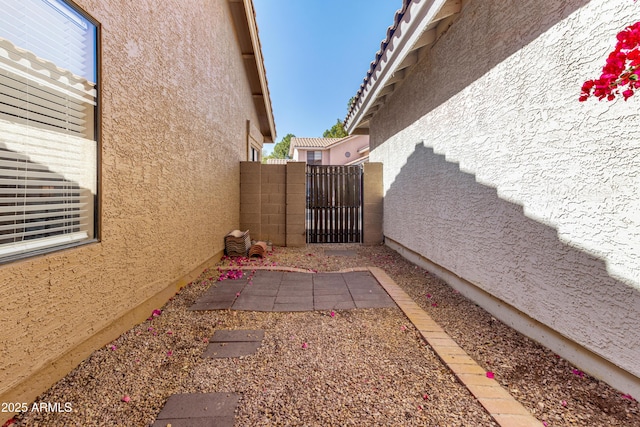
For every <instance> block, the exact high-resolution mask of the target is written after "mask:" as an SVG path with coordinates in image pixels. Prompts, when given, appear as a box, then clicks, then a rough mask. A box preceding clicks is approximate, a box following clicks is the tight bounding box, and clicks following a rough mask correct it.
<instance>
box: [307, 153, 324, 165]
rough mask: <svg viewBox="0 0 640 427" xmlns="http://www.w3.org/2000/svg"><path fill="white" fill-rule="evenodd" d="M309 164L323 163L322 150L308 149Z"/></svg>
mask: <svg viewBox="0 0 640 427" xmlns="http://www.w3.org/2000/svg"><path fill="white" fill-rule="evenodd" d="M307 164H308V165H321V164H322V151H307Z"/></svg>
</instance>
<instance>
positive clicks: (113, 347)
mask: <svg viewBox="0 0 640 427" xmlns="http://www.w3.org/2000/svg"><path fill="white" fill-rule="evenodd" d="M109 348H110V349H111V351H116V350H117V349H118V347H116V346H115V345H112V346H111V347H109Z"/></svg>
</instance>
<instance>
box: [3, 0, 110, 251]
mask: <svg viewBox="0 0 640 427" xmlns="http://www.w3.org/2000/svg"><path fill="white" fill-rule="evenodd" d="M0 5H2V7H3V14H1V16H0V260H2V259H6V258H7V257H15V256H17V255H22V254H28V253H30V252H32V251H42V250H45V249H50V248H55V247H57V246H60V245H66V244H69V243H74V242H78V241H81V240H86V239H92V238H93V237H94V235H95V231H94V230H95V220H94V204H95V197H96V193H97V166H96V165H97V143H96V137H95V121H94V116H95V110H96V103H97V102H96V100H97V93H96V88H95V86H96V85H95V70H96V66H95V63H96V60H95V58H96V53H95V26H94V25H93V24H92V23H90V22H89V21H88V20H86V19H84V18H82V17H81V16H80V15H78V14H77V13H76V12H75V11H73V10H71V9H70V8H69V7H68V6H66V5H65V4H64V3H62V2H59V1H54V0H21V1H20V2H16V1H11V0H9V1H7V0H0ZM5 12H6V13H5ZM83 32H84V33H83ZM38 52H40V53H38ZM87 77H89V78H90V79H92V80H88V79H87Z"/></svg>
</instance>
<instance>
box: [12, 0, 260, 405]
mask: <svg viewBox="0 0 640 427" xmlns="http://www.w3.org/2000/svg"><path fill="white" fill-rule="evenodd" d="M76 3H77V4H78V5H80V6H81V7H82V8H83V9H84V10H86V11H87V12H88V13H89V14H91V15H92V16H93V17H94V18H95V19H97V20H98V21H99V22H100V23H101V25H102V50H101V57H102V68H101V71H102V80H101V88H102V92H101V101H102V114H101V120H102V141H101V144H102V150H101V158H100V161H99V165H100V167H101V173H100V180H101V189H102V192H101V200H102V202H101V210H102V214H101V230H100V234H101V242H100V243H96V244H90V245H86V246H82V247H78V248H75V249H71V250H66V251H62V252H56V253H53V254H50V255H46V256H39V257H37V258H30V259H26V260H22V261H19V262H14V263H9V264H6V265H2V266H0V295H2V301H3V303H2V304H0V324H1V325H2V327H1V328H0V343H2V344H1V345H0V397H2V399H0V400H2V401H21V400H22V398H23V397H24V396H27V397H29V393H31V398H33V397H35V395H37V394H38V393H39V392H41V391H42V390H40V389H38V387H40V388H41V387H46V384H40V385H38V386H35V385H34V386H33V387H30V386H29V383H27V384H26V385H25V384H22V386H21V387H18V385H19V384H20V383H21V382H23V381H24V380H25V379H27V378H28V377H29V375H31V374H34V373H37V372H39V370H41V369H43V368H50V367H51V366H53V365H55V364H56V363H53V362H55V361H56V360H58V359H59V358H60V357H61V356H62V355H64V354H65V353H66V352H68V351H70V350H71V349H73V348H75V347H76V346H78V345H80V344H81V343H83V342H85V341H86V340H87V339H90V338H91V337H92V336H95V334H97V333H98V332H99V331H102V330H104V328H108V327H109V325H112V324H114V321H116V319H118V318H120V317H121V316H123V315H125V313H130V311H131V310H132V309H135V308H136V307H137V306H139V305H140V304H142V303H143V302H144V301H147V300H148V299H150V298H152V301H153V302H154V303H156V302H157V303H161V302H162V301H160V300H157V299H156V300H153V297H154V296H157V295H158V294H159V293H162V292H163V291H164V294H162V295H165V296H166V297H167V298H168V296H169V295H168V294H167V293H166V289H167V287H170V286H171V285H172V284H175V283H177V281H178V280H179V279H180V278H183V277H184V276H185V274H188V273H190V272H192V271H197V270H198V268H203V266H202V263H205V262H206V261H207V260H210V259H211V258H212V257H214V259H215V256H216V255H218V254H219V253H220V252H221V251H222V250H223V246H224V245H223V238H224V235H225V234H226V233H227V232H228V231H229V230H232V229H235V228H238V226H239V210H240V206H239V204H240V201H239V191H238V189H239V175H240V173H239V170H240V169H239V168H240V167H239V162H240V161H241V160H246V156H247V134H246V133H247V124H246V123H247V120H251V122H256V123H257V122H258V117H257V116H256V114H255V111H254V107H253V100H252V96H251V95H252V94H251V92H250V90H249V88H248V80H247V78H246V75H245V71H244V66H243V63H242V57H241V53H240V52H239V48H238V45H237V40H236V35H235V30H234V28H233V26H232V20H231V16H230V10H229V6H228V4H227V1H226V0H212V1H207V2H202V1H197V0H166V1H161V2H159V1H156V0H136V1H118V0H76ZM135 317H136V316H133V317H131V319H134V318H135ZM138 317H139V316H138ZM116 323H118V322H116ZM126 323H127V322H124V323H122V324H121V325H120V326H118V327H116V332H117V330H118V329H120V332H122V330H124V329H123V328H126V327H127V324H126ZM120 332H118V333H120ZM112 333H114V332H113V330H112ZM104 339H107V337H105V338H103V339H102V340H104ZM98 341H100V340H98ZM102 344H103V343H101V342H94V344H93V345H102ZM89 347H91V345H90V346H89ZM89 350H90V348H89ZM58 364H59V365H61V366H62V365H64V364H60V363H58ZM72 365H73V362H72V363H71V365H64V366H63V367H62V368H61V369H62V371H63V372H62V374H64V373H66V372H64V371H65V370H67V371H68V370H69V369H71V368H72V367H73V366H72ZM59 373H60V372H58V374H59ZM58 374H53V375H58ZM45 383H46V381H45ZM18 389H20V390H22V391H21V392H20V393H22V394H21V395H20V396H21V397H20V400H14V399H13V398H17V396H18V394H16V393H18V392H17V391H15V390H18ZM12 390H13V391H12ZM14 391H15V393H14ZM12 393H13V394H12ZM25 393H26V394H25ZM33 393H35V394H33Z"/></svg>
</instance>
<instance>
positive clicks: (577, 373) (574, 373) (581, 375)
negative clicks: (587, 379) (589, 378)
mask: <svg viewBox="0 0 640 427" xmlns="http://www.w3.org/2000/svg"><path fill="white" fill-rule="evenodd" d="M571 372H573V375H577V376H579V377H580V378H582V377H584V372H582V371H580V370H579V369H574V370H573V371H571Z"/></svg>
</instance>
